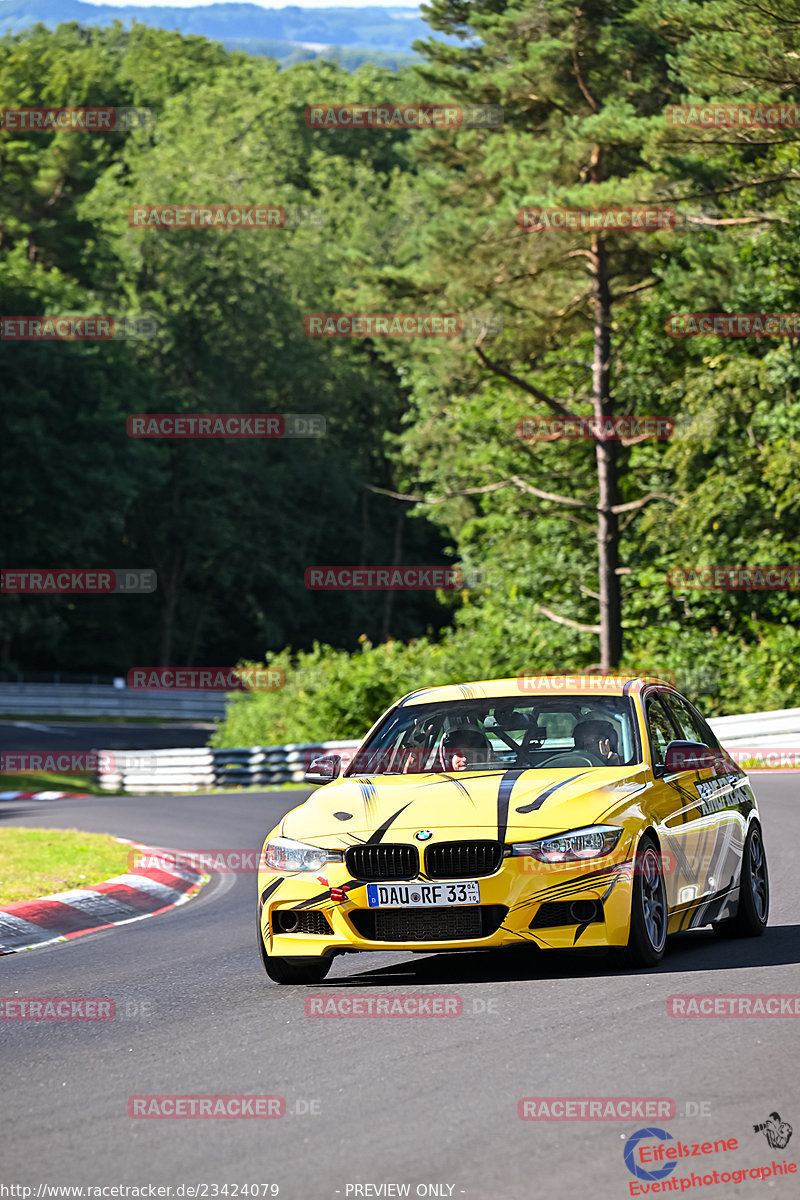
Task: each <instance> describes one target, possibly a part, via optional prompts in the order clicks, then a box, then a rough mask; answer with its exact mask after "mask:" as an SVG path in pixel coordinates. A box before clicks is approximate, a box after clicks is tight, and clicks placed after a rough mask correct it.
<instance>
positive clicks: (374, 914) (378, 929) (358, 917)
mask: <svg viewBox="0 0 800 1200" xmlns="http://www.w3.org/2000/svg"><path fill="white" fill-rule="evenodd" d="M507 913H508V909H507V908H504V907H503V906H502V905H501V904H474V905H472V904H465V905H460V906H458V907H456V908H387V909H366V908H365V909H360V910H358V911H356V912H350V913H348V914H347V915H348V918H349V920H351V921H352V922H353V925H354V926H355V929H356V932H357V933H359V934H360V935H361V937H363V938H366V939H367V940H368V941H370V942H446V941H450V940H453V941H462V940H463V939H465V938H485V937H490V936H491V934H493V933H495V932H496V930H498V929H499V928H500V926H501V924H502V923H503V921H504V919H505V917H506V914H507Z"/></svg>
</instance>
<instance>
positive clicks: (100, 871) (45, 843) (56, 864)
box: [0, 825, 131, 904]
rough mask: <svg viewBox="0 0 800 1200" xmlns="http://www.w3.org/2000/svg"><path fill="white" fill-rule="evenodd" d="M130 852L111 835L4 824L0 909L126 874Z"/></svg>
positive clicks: (0, 839)
mask: <svg viewBox="0 0 800 1200" xmlns="http://www.w3.org/2000/svg"><path fill="white" fill-rule="evenodd" d="M130 851H131V847H130V846H128V845H127V844H126V843H124V842H118V841H117V840H116V838H113V837H112V836H111V835H110V834H108V833H82V832H81V831H80V830H79V829H26V828H22V827H20V826H16V825H0V904H12V903H14V901H16V900H37V899H38V898H39V897H40V896H49V895H51V894H52V893H53V892H65V891H67V890H68V889H69V888H79V887H91V886H92V885H93V884H95V883H102V881H103V880H104V879H110V878H111V877H112V876H113V875H123V874H124V873H125V872H126V871H127V870H128V855H129V853H130Z"/></svg>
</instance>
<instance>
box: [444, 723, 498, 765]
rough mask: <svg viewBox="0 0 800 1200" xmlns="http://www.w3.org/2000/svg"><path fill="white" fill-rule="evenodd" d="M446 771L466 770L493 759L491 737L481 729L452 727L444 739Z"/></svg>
mask: <svg viewBox="0 0 800 1200" xmlns="http://www.w3.org/2000/svg"><path fill="white" fill-rule="evenodd" d="M441 754H442V758H443V759H444V770H445V771H466V770H467V768H468V767H471V766H473V765H474V764H475V763H486V762H491V760H492V747H491V745H490V743H489V739H488V738H487V737H486V735H485V734H483V733H481V732H480V730H479V729H451V730H450V732H449V733H446V734H445V736H444V739H443V741H442V750H441Z"/></svg>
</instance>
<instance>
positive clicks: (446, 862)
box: [425, 841, 503, 879]
mask: <svg viewBox="0 0 800 1200" xmlns="http://www.w3.org/2000/svg"><path fill="white" fill-rule="evenodd" d="M502 861H503V847H502V846H501V844H500V842H489V841H476V842H440V843H439V844H438V845H436V846H428V847H427V849H426V850H425V874H426V875H427V876H428V878H429V879H476V878H478V876H480V875H493V874H494V872H495V871H496V870H497V868H498V867H499V866H500V864H501V862H502Z"/></svg>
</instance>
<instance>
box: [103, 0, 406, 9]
mask: <svg viewBox="0 0 800 1200" xmlns="http://www.w3.org/2000/svg"><path fill="white" fill-rule="evenodd" d="M85 2H86V3H87V4H94V3H97V4H109V5H113V6H114V7H115V8H123V7H124V8H127V7H129V6H134V5H135V6H136V7H137V8H161V7H168V8H195V7H199V6H205V5H207V4H220V3H221V4H229V3H243V2H247V3H250V4H256V5H258V7H259V8H287V7H288V5H289V4H290V3H291V2H292V0H85ZM296 7H297V8H387V9H389V8H393V9H396V8H409V9H414V8H417V5H415V4H413V3H408V4H403V3H402V0H400V3H394V4H382V3H381V0H296Z"/></svg>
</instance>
